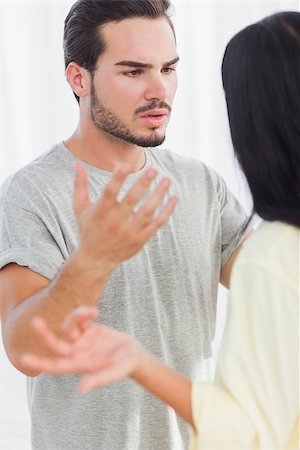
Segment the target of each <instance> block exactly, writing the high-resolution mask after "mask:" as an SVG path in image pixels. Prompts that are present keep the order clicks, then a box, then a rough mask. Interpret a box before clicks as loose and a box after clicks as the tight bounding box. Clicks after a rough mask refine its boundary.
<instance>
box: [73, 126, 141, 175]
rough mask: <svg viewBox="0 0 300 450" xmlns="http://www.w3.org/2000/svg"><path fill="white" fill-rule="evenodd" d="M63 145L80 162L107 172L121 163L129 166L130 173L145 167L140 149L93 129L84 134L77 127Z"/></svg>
mask: <svg viewBox="0 0 300 450" xmlns="http://www.w3.org/2000/svg"><path fill="white" fill-rule="evenodd" d="M64 143H65V146H66V147H67V149H68V150H69V151H70V152H71V153H73V154H74V155H75V156H76V157H77V158H79V159H80V160H81V161H84V162H86V163H88V164H90V165H92V166H95V167H98V168H100V169H103V170H107V171H108V172H113V171H114V170H115V169H116V167H117V166H119V165H120V164H122V163H127V164H130V165H131V166H132V172H137V171H139V170H140V169H141V168H142V167H143V166H144V165H145V160H146V156H145V151H144V149H143V148H142V147H139V146H137V145H134V144H131V143H129V142H126V141H124V140H122V139H118V138H114V137H112V136H110V135H108V134H106V133H102V132H100V131H98V130H95V129H90V130H89V132H84V131H83V130H82V129H80V126H79V127H78V128H77V130H76V131H75V133H74V134H73V135H72V136H71V137H70V138H69V139H67V140H66V141H65V142H64Z"/></svg>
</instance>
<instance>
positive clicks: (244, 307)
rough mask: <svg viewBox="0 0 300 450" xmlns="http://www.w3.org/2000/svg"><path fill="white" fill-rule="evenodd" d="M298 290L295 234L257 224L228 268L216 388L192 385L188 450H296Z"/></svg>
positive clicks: (299, 251)
mask: <svg viewBox="0 0 300 450" xmlns="http://www.w3.org/2000/svg"><path fill="white" fill-rule="evenodd" d="M299 284H300V229H298V228H296V227H293V226H289V225H286V224H283V223H281V222H262V224H261V225H260V227H259V228H258V230H257V231H256V232H255V233H254V235H253V236H252V237H251V238H250V239H249V241H248V242H247V243H246V244H245V245H244V248H243V250H242V252H241V254H240V255H239V257H238V259H237V262H236V264H235V267H234V270H233V274H232V282H231V290H230V295H229V310H228V319H227V323H226V327H225V333H224V339H223V343H222V347H221V351H220V359H219V363H218V366H217V372H216V379H215V383H199V382H194V383H193V391H192V403H193V418H194V423H195V425H196V433H194V432H193V431H191V434H192V438H191V446H190V449H191V450H200V449H201V450H246V449H247V450H250V449H251V450H252V449H256V450H257V449H261V450H275V449H276V450H279V449H280V450H282V449H286V448H289V449H299V448H300V446H299V425H296V423H298V422H297V418H298V417H299V398H300V397H299V299H300V288H299ZM295 427H296V428H295ZM292 435H293V437H291V436H292ZM291 440H292V442H291ZM288 443H289V444H288Z"/></svg>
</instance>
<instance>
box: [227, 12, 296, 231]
mask: <svg viewBox="0 0 300 450" xmlns="http://www.w3.org/2000/svg"><path fill="white" fill-rule="evenodd" d="M222 78H223V87H224V91H225V95H226V102H227V110H228V117H229V124H230V131H231V137H232V142H233V147H234V151H235V153H236V156H237V158H238V161H239V163H240V165H241V167H242V169H243V171H244V173H245V175H246V178H247V181H248V184H249V187H250V190H251V193H252V196H253V205H254V212H256V213H257V214H258V215H259V216H261V217H262V218H263V219H265V220H268V221H274V220H280V221H283V222H286V223H289V224H292V225H295V226H297V227H300V13H297V12H282V13H277V14H274V15H272V16H270V17H267V18H265V19H264V20H262V21H260V22H257V23H255V24H254V25H250V26H248V27H247V28H245V29H243V30H242V31H240V32H239V33H238V34H236V35H235V36H234V37H233V38H232V39H231V41H230V42H229V44H228V45H227V47H226V51H225V54H224V58H223V64H222Z"/></svg>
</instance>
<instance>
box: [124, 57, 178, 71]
mask: <svg viewBox="0 0 300 450" xmlns="http://www.w3.org/2000/svg"><path fill="white" fill-rule="evenodd" d="M178 61H179V57H178V56H177V58H174V59H172V61H168V62H166V63H163V67H169V66H172V65H173V64H176V63H177V62H178ZM115 66H125V67H135V68H142V69H152V68H153V64H145V63H141V62H138V61H127V60H124V61H119V62H117V63H116V64H115Z"/></svg>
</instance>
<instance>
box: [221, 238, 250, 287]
mask: <svg viewBox="0 0 300 450" xmlns="http://www.w3.org/2000/svg"><path fill="white" fill-rule="evenodd" d="M252 233H253V230H252V229H250V230H249V231H247V232H246V233H245V235H244V237H243V239H242V240H241V242H240V243H239V245H238V246H237V248H236V249H235V250H234V251H233V252H232V253H231V255H230V257H229V259H228V261H227V262H226V264H224V266H223V267H222V270H221V274H220V283H221V284H222V285H223V286H224V287H226V288H227V289H229V288H230V277H231V272H232V268H233V265H234V263H235V260H236V258H237V257H238V255H239V253H240V251H241V249H242V247H243V245H244V243H245V242H246V240H247V239H248V238H249V237H250V236H251V235H252Z"/></svg>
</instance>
